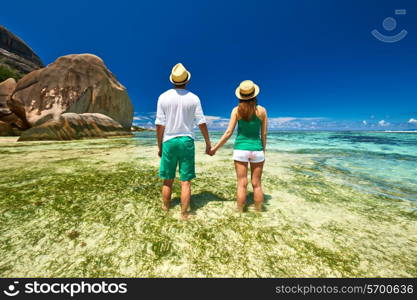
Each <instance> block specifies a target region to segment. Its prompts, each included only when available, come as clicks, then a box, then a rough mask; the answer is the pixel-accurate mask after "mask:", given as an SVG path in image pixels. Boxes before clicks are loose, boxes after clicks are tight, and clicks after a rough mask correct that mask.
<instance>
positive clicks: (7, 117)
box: [0, 78, 28, 136]
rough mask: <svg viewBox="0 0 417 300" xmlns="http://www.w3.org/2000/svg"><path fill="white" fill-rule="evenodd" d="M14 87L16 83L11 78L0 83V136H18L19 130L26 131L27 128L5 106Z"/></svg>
mask: <svg viewBox="0 0 417 300" xmlns="http://www.w3.org/2000/svg"><path fill="white" fill-rule="evenodd" d="M15 87H16V81H15V80H14V79H13V78H9V79H7V80H5V81H3V82H1V83H0V122H2V123H5V124H7V126H6V125H5V124H2V126H1V127H0V135H2V136H6V135H18V134H19V132H20V131H21V130H24V129H27V128H28V126H27V125H26V124H25V123H24V122H23V120H22V119H20V118H19V117H18V116H16V115H15V114H14V113H13V112H12V111H10V109H9V107H8V106H7V101H8V100H9V99H10V96H11V95H12V93H13V91H14V89H15Z"/></svg>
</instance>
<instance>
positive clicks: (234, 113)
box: [211, 107, 237, 154]
mask: <svg viewBox="0 0 417 300" xmlns="http://www.w3.org/2000/svg"><path fill="white" fill-rule="evenodd" d="M236 123H237V108H236V107H235V108H234V109H233V110H232V113H231V115H230V122H229V126H228V127H227V129H226V131H225V132H224V134H223V136H222V137H221V139H220V140H219V141H218V142H217V144H216V146H214V147H213V148H212V149H211V151H212V152H213V154H214V153H215V152H216V151H217V150H219V148H220V147H221V146H223V145H224V144H226V142H227V140H228V139H229V138H230V137H231V136H232V134H233V131H234V130H235V127H236Z"/></svg>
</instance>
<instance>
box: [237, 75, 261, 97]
mask: <svg viewBox="0 0 417 300" xmlns="http://www.w3.org/2000/svg"><path fill="white" fill-rule="evenodd" d="M235 94H236V97H237V98H238V99H240V100H250V99H253V98H255V97H256V96H258V94H259V86H257V85H256V84H255V83H254V82H253V81H252V80H245V81H242V82H241V83H240V84H239V86H238V87H237V89H236V92H235Z"/></svg>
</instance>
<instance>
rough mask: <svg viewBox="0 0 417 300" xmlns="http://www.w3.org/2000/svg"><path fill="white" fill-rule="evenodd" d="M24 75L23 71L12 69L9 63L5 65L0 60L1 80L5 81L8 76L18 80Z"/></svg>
mask: <svg viewBox="0 0 417 300" xmlns="http://www.w3.org/2000/svg"><path fill="white" fill-rule="evenodd" d="M22 77H23V75H22V74H21V73H19V72H18V71H15V70H12V69H10V68H9V67H8V66H7V65H3V64H1V62H0V82H3V81H4V80H6V79H8V78H14V79H16V81H17V80H19V79H20V78H22Z"/></svg>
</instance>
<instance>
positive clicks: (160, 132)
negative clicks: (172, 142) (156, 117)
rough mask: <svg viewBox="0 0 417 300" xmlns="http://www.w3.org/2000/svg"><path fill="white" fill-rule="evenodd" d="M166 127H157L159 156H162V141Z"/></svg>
mask: <svg viewBox="0 0 417 300" xmlns="http://www.w3.org/2000/svg"><path fill="white" fill-rule="evenodd" d="M164 131H165V126H163V125H156V139H157V141H158V156H159V157H161V156H162V139H163V138H164Z"/></svg>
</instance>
